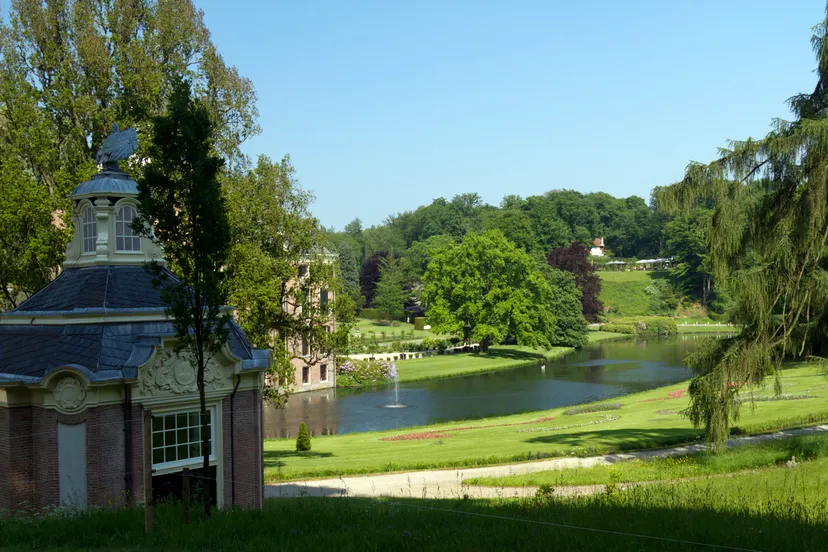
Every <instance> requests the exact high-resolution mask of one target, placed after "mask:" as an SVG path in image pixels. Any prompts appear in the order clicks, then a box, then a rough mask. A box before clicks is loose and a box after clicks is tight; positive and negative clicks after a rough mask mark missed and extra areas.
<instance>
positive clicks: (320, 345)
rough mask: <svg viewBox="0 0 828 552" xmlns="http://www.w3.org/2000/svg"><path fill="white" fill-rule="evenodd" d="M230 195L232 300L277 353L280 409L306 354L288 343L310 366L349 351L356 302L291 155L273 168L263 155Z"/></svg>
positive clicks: (259, 340) (231, 184)
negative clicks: (297, 360) (295, 358)
mask: <svg viewBox="0 0 828 552" xmlns="http://www.w3.org/2000/svg"><path fill="white" fill-rule="evenodd" d="M224 192H225V197H226V200H227V204H228V208H229V218H230V223H231V227H232V230H233V239H232V247H231V250H230V255H229V260H228V265H227V270H226V272H227V277H228V287H229V294H230V300H231V301H232V303H233V304H234V305H236V306H237V307H238V316H239V324H240V325H241V326H242V328H243V329H244V330H245V332H246V333H247V335H248V337H249V338H250V340H251V342H252V343H253V344H254V345H255V346H257V347H262V348H270V349H272V351H273V356H274V366H273V368H272V369H271V373H270V377H269V378H268V382H269V383H270V384H272V385H268V389H267V390H266V392H265V396H266V398H268V399H269V400H270V401H272V402H274V403H276V404H281V403H284V402H285V401H286V400H287V399H288V397H289V395H290V392H291V386H292V384H293V377H292V365H291V364H290V358H291V356H292V355H295V354H299V351H297V350H296V349H298V348H299V347H296V346H294V347H293V348H291V347H289V344H297V343H300V342H304V343H305V344H306V345H307V348H308V351H309V353H310V357H309V358H306V359H305V360H306V362H310V363H311V364H316V363H317V362H318V361H320V360H323V359H326V358H328V356H329V355H330V354H338V353H340V352H344V350H345V348H346V347H347V343H348V332H349V330H350V327H351V321H352V319H353V316H354V312H353V311H354V305H353V297H352V295H350V294H348V293H347V292H345V291H343V290H344V287H345V286H344V283H343V280H342V277H341V275H340V274H341V273H340V272H339V271H338V266H339V265H338V263H336V259H335V258H331V257H332V256H329V255H325V254H324V243H325V241H324V234H323V233H322V231H321V229H320V227H319V222H318V221H317V220H316V219H315V218H314V217H313V216H312V215H311V213H310V203H311V201H312V199H313V198H312V195H311V194H310V193H309V192H307V191H305V190H302V189H301V187H300V186H299V183H298V182H297V181H296V178H295V170H294V168H293V165H292V164H291V162H290V158H289V157H285V158H283V159H282V160H281V162H279V163H274V162H272V161H271V160H270V159H268V158H267V157H264V156H261V157H260V158H259V160H258V163H257V165H256V167H255V169H253V170H251V171H248V172H247V173H246V174H241V173H240V172H237V173H235V174H233V175H231V176H230V177H229V178H228V179H227V181H226V183H225V186H224ZM300 270H301V271H302V273H303V275H302V276H300ZM332 313H333V315H334V316H335V318H336V322H337V323H336V326H335V330H334V331H330V330H331V329H332V327H333V324H332V323H331V314H332Z"/></svg>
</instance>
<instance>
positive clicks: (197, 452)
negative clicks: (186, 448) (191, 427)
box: [190, 443, 201, 458]
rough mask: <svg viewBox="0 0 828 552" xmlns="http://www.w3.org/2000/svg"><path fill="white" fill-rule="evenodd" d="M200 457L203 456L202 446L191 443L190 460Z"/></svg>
mask: <svg viewBox="0 0 828 552" xmlns="http://www.w3.org/2000/svg"><path fill="white" fill-rule="evenodd" d="M199 456H201V445H199V444H198V443H190V458H198V457H199Z"/></svg>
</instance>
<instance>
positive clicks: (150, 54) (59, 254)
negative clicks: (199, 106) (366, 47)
mask: <svg viewBox="0 0 828 552" xmlns="http://www.w3.org/2000/svg"><path fill="white" fill-rule="evenodd" d="M6 7H7V8H8V11H7V13H6V15H7V19H6V20H5V22H3V21H0V159H2V162H0V164H1V166H0V185H2V189H3V191H4V194H6V193H7V191H8V194H7V195H8V196H13V197H14V198H15V199H16V201H15V202H14V203H12V202H10V201H4V202H0V249H1V250H2V255H1V256H2V260H0V285H3V287H4V289H8V290H10V292H9V296H8V297H6V302H7V303H9V305H8V306H13V305H14V302H16V297H17V296H19V295H22V296H24V297H25V295H27V294H30V293H32V292H34V291H36V290H37V289H39V288H40V287H42V286H43V285H45V284H46V283H47V282H48V281H49V280H50V279H51V278H53V277H54V275H55V274H56V273H57V271H58V270H59V267H60V263H61V262H62V260H63V254H64V251H65V249H66V244H67V242H68V240H69V239H70V237H71V234H72V232H71V224H72V222H71V206H70V204H69V201H68V199H67V196H68V195H69V193H70V192H71V190H72V188H73V187H74V186H76V185H77V184H79V183H80V182H82V181H83V180H86V179H87V178H89V177H91V176H92V174H94V172H95V170H96V167H95V161H94V159H95V153H96V151H97V149H98V148H99V146H100V145H101V143H102V142H103V139H104V138H105V137H106V136H107V135H108V134H109V131H110V129H111V127H112V123H113V122H118V123H119V124H121V125H122V126H129V127H134V128H136V129H137V130H138V134H139V136H140V138H141V139H140V141H139V149H138V151H137V152H136V155H135V159H134V160H132V161H131V162H130V164H131V167H130V172H131V173H132V174H134V175H140V174H141V173H142V172H143V170H144V166H143V165H142V163H141V162H140V161H139V160H141V159H147V158H148V157H149V151H150V149H151V148H152V131H151V125H152V120H153V117H155V116H157V115H160V114H161V113H162V112H163V111H164V109H165V106H166V105H167V101H168V99H169V98H170V95H171V93H172V91H173V83H174V82H175V81H176V79H178V78H181V77H184V78H187V79H189V80H190V81H191V82H192V83H193V93H194V95H195V96H197V97H199V98H201V99H202V100H203V105H204V109H205V110H206V111H207V113H208V114H209V116H210V119H211V121H212V123H213V133H214V136H213V137H212V140H213V146H214V148H215V149H216V151H217V152H219V153H220V154H221V156H222V157H224V158H225V159H226V160H227V161H228V162H229V166H231V167H235V166H237V165H238V164H239V163H240V162H242V161H244V156H243V155H242V153H241V149H240V146H241V144H242V142H244V141H245V140H246V139H247V138H248V137H250V136H252V135H254V134H256V133H257V132H258V126H257V125H256V118H257V112H256V107H255V101H256V95H255V92H254V89H253V85H252V84H251V83H250V81H249V80H247V79H245V78H243V77H241V76H239V74H238V71H236V69H235V68H234V67H229V66H227V65H225V63H224V61H223V60H222V58H221V56H220V55H219V53H218V52H217V51H216V48H215V46H214V45H213V43H212V42H211V40H210V33H209V31H208V29H207V27H206V26H205V24H204V17H203V13H202V12H201V11H200V10H198V9H196V8H195V7H194V6H193V4H192V2H191V0H138V1H122V0H64V1H49V2H42V1H40V0H12V1H11V2H10V3H9V4H7V5H6ZM55 213H57V214H58V215H59V216H57V217H56V218H55V217H54V216H53V215H54V214H55ZM61 214H62V216H60V215H61Z"/></svg>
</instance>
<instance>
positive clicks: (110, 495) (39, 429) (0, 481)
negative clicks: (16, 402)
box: [0, 405, 144, 509]
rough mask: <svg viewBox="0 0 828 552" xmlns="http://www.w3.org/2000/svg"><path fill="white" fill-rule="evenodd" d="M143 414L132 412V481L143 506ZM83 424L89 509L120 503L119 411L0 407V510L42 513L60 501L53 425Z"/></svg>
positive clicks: (122, 493)
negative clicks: (84, 425)
mask: <svg viewBox="0 0 828 552" xmlns="http://www.w3.org/2000/svg"><path fill="white" fill-rule="evenodd" d="M142 415H143V409H142V408H141V407H140V406H133V408H132V420H133V423H132V427H133V431H132V467H131V469H132V481H131V491H132V494H133V497H135V503H139V502H141V501H143V492H144V490H143V489H144V480H143V457H142V454H143V444H142V433H141V431H142V430H141V425H142V424H141V420H142ZM82 422H86V461H87V469H86V479H87V481H86V483H87V503H88V505H90V506H103V507H117V506H122V505H124V504H125V503H126V497H127V493H126V487H125V480H124V475H125V470H126V464H125V461H124V439H125V434H124V431H123V430H124V423H123V422H124V411H123V407H122V406H121V405H111V406H102V407H98V408H90V409H89V410H87V411H85V412H82V413H80V414H75V415H66V414H60V413H58V412H55V411H53V410H45V409H43V408H39V407H31V406H25V407H15V408H5V407H0V466H2V467H3V469H2V470H0V509H16V508H35V509H39V508H43V507H44V506H48V505H52V504H54V505H56V504H59V502H60V480H59V471H58V443H57V424H58V423H63V424H69V425H72V424H78V423H82Z"/></svg>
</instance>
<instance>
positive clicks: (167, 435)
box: [164, 431, 175, 446]
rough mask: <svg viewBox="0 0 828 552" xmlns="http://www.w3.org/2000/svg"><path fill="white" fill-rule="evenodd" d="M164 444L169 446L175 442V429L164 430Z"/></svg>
mask: <svg viewBox="0 0 828 552" xmlns="http://www.w3.org/2000/svg"><path fill="white" fill-rule="evenodd" d="M164 444H165V445H166V446H170V445H174V444H175V431H166V432H164Z"/></svg>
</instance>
